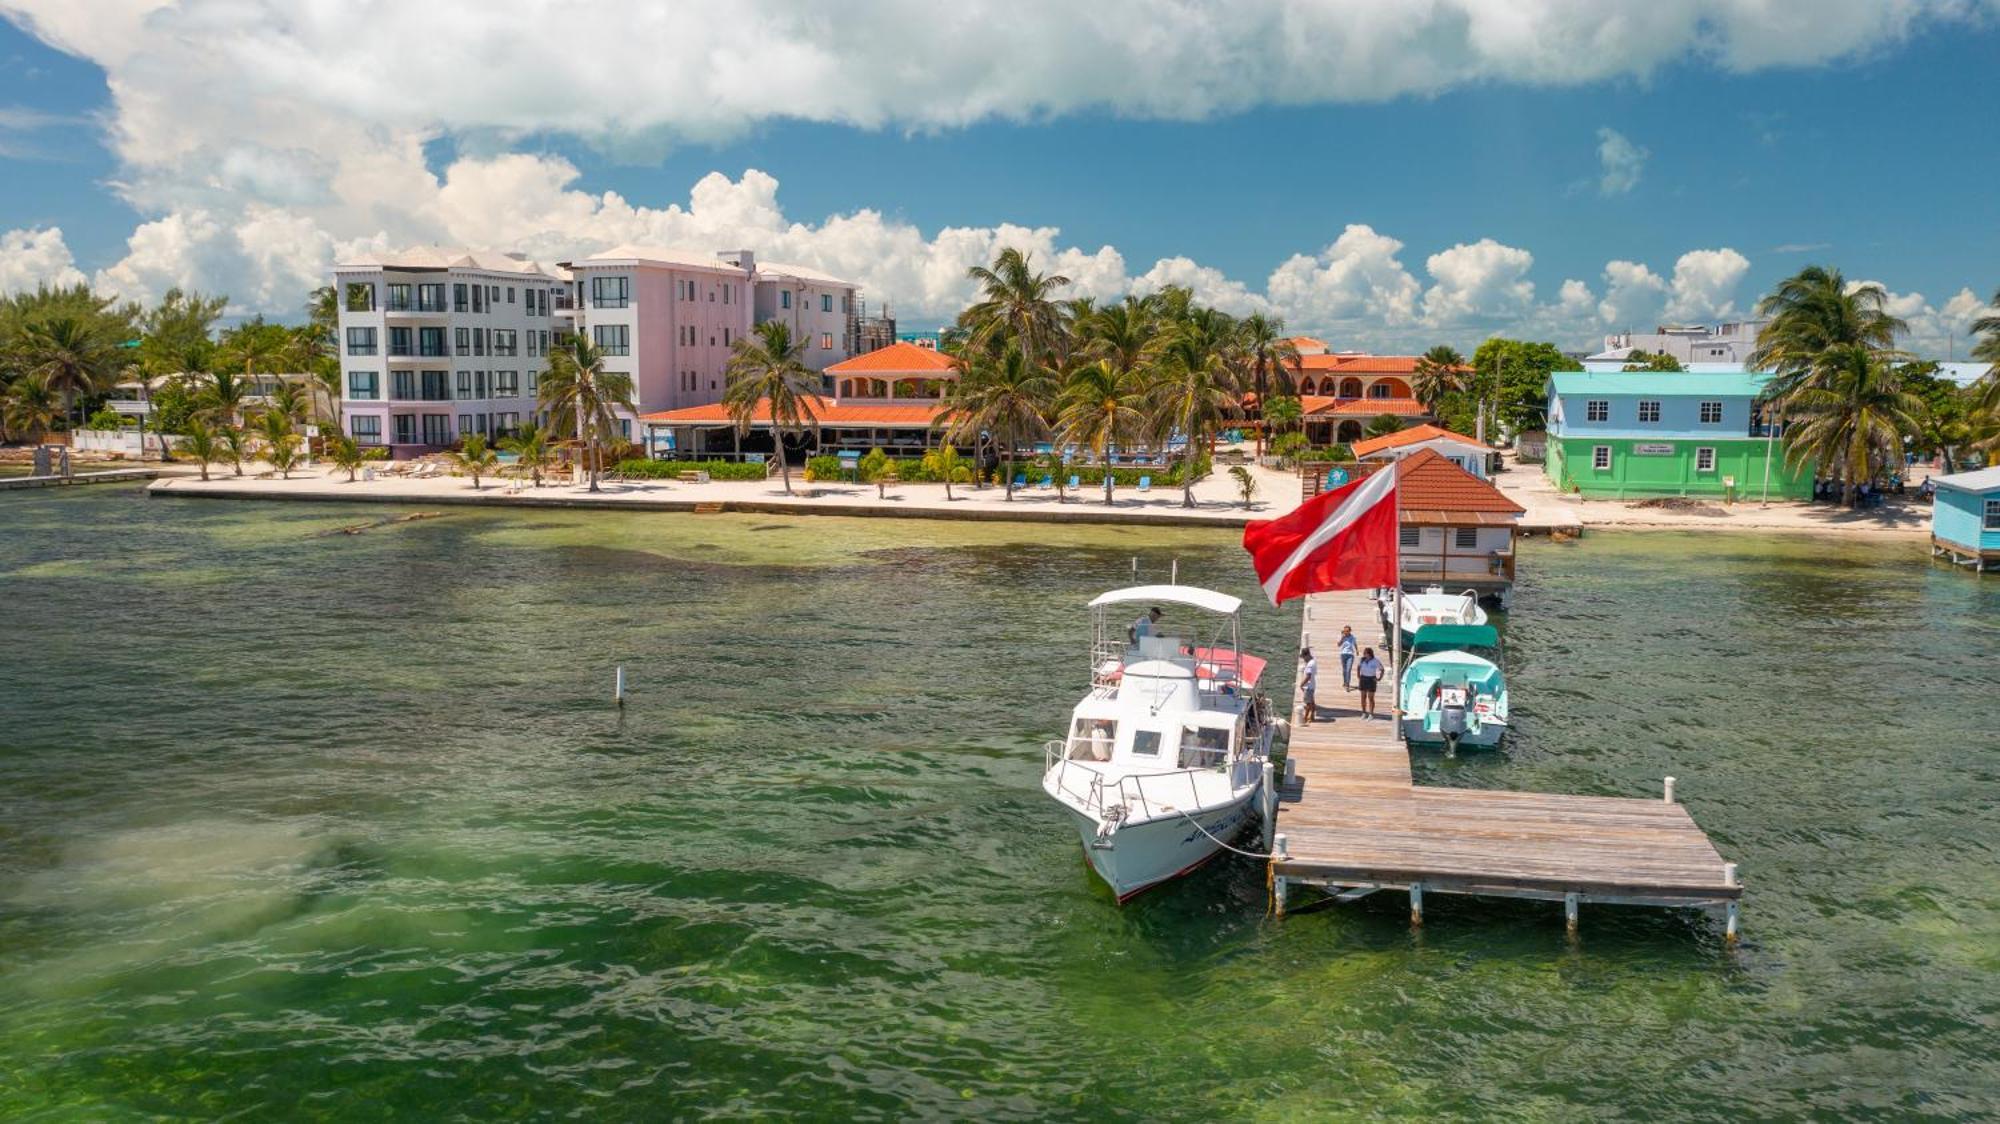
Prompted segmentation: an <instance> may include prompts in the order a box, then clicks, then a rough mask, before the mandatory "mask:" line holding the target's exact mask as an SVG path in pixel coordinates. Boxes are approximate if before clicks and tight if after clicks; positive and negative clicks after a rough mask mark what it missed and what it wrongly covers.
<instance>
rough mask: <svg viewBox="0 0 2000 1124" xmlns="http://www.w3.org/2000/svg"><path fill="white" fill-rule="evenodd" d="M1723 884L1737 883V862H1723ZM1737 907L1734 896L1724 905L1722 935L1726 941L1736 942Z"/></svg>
mask: <svg viewBox="0 0 2000 1124" xmlns="http://www.w3.org/2000/svg"><path fill="white" fill-rule="evenodd" d="M1722 884H1723V885H1725V886H1734V885H1736V864H1735V863H1723V864H1722ZM1737 907H1738V902H1737V900H1736V899H1734V898H1731V899H1730V901H1729V904H1728V905H1727V906H1726V907H1724V913H1723V921H1722V937H1723V939H1724V940H1725V941H1728V942H1729V943H1730V944H1735V943H1736V913H1737Z"/></svg>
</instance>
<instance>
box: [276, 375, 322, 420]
mask: <svg viewBox="0 0 2000 1124" xmlns="http://www.w3.org/2000/svg"><path fill="white" fill-rule="evenodd" d="M264 408H265V409H266V410H267V411H268V410H276V411H278V412H279V413H281V414H283V415H285V416H286V417H288V418H290V419H291V420H292V422H293V423H294V424H297V423H300V422H303V421H305V420H306V418H307V417H309V416H311V414H312V392H311V391H309V390H307V389H306V387H305V386H304V385H303V384H302V383H299V382H295V381H293V380H292V379H284V380H282V381H280V382H279V383H278V385H277V386H275V387H273V388H272V389H271V396H270V399H269V401H268V402H267V403H266V405H265V407H264Z"/></svg>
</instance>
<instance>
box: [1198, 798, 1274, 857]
mask: <svg viewBox="0 0 2000 1124" xmlns="http://www.w3.org/2000/svg"><path fill="white" fill-rule="evenodd" d="M1174 811H1176V812H1180V814H1181V816H1182V817H1183V818H1184V819H1186V820H1187V822H1189V823H1191V824H1193V825H1194V829H1195V830H1196V831H1199V832H1201V833H1202V834H1203V835H1206V836H1208V837H1209V838H1210V839H1214V840H1215V845H1216V846H1218V847H1220V848H1222V849H1223V850H1225V851H1232V852H1234V853H1236V854H1239V855H1242V856H1243V857H1244V858H1246V859H1274V858H1277V856H1276V855H1260V854H1258V853H1257V852H1255V851H1246V850H1244V849H1243V848H1241V847H1232V846H1230V845H1229V844H1227V843H1224V842H1223V841H1222V840H1220V839H1216V838H1215V833H1214V832H1212V831H1210V830H1208V829H1207V828H1205V827H1203V826H1201V821H1200V820H1198V819H1195V818H1194V817H1193V816H1191V815H1188V813H1186V812H1184V811H1182V810H1181V809H1179V808H1175V809H1174Z"/></svg>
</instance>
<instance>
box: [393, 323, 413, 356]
mask: <svg viewBox="0 0 2000 1124" xmlns="http://www.w3.org/2000/svg"><path fill="white" fill-rule="evenodd" d="M389 354H391V355H408V354H410V330H409V329H408V328H391V329H389Z"/></svg>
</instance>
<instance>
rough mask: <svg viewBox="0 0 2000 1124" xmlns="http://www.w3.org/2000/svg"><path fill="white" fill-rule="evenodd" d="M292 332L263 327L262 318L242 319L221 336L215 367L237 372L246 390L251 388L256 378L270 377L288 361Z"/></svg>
mask: <svg viewBox="0 0 2000 1124" xmlns="http://www.w3.org/2000/svg"><path fill="white" fill-rule="evenodd" d="M292 347H293V342H292V332H291V329H289V328H286V327H285V326H283V325H282V324H266V323H265V322H264V319H263V317H261V316H260V317H256V318H253V319H250V320H246V321H244V322H243V323H241V324H238V325H237V326H236V327H234V328H231V329H229V330H228V331H227V332H224V333H223V334H222V342H221V343H220V344H219V345H218V346H217V347H216V351H215V367H216V369H217V370H218V371H220V370H224V369H227V370H232V371H240V372H242V374H243V382H244V384H245V386H246V387H248V386H254V385H255V384H256V382H257V378H256V376H258V375H274V374H277V373H278V372H279V370H280V369H281V368H282V367H284V365H285V360H287V359H289V358H292Z"/></svg>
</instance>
